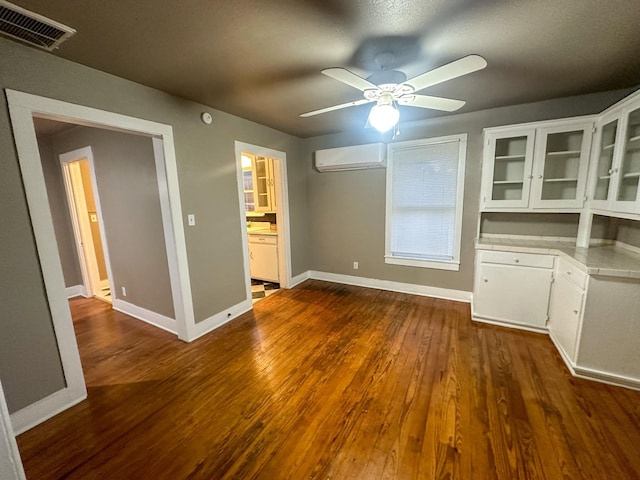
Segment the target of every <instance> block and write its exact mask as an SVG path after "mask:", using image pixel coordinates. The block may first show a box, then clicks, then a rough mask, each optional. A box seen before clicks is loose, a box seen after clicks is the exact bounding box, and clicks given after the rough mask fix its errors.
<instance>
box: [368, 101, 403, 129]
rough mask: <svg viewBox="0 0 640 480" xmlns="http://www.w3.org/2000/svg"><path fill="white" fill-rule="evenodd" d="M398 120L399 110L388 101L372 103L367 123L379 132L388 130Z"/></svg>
mask: <svg viewBox="0 0 640 480" xmlns="http://www.w3.org/2000/svg"><path fill="white" fill-rule="evenodd" d="M398 120H400V112H399V111H398V109H397V108H395V107H394V106H393V105H392V104H390V103H384V104H378V105H374V106H373V108H372V109H371V112H370V113H369V123H370V124H371V126H372V127H373V128H375V129H376V130H378V131H379V132H380V133H384V132H388V131H389V130H391V129H392V128H393V126H394V125H395V124H396V123H398Z"/></svg>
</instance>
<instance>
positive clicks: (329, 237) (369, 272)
mask: <svg viewBox="0 0 640 480" xmlns="http://www.w3.org/2000/svg"><path fill="white" fill-rule="evenodd" d="M628 93H629V91H628V90H625V91H617V92H606V93H601V94H594V95H584V96H579V97H571V98H564V99H558V100H551V101H546V102H539V103H532V104H526V105H517V106H513V107H504V108H497V109H493V110H486V111H482V112H473V113H468V114H461V115H452V116H449V117H445V118H440V119H434V120H432V121H425V122H415V123H413V124H404V125H403V124H402V123H401V134H400V136H399V137H398V138H397V141H405V140H414V139H420V138H430V137H439V136H444V135H452V134H459V133H467V134H468V144H467V147H468V148H467V164H466V172H465V189H464V214H463V215H464V216H463V224H462V247H461V265H460V271H459V272H451V271H444V270H435V269H428V268H418V267H405V266H399V265H388V264H385V263H384V238H385V235H384V232H385V230H384V221H385V220H384V216H385V208H384V202H385V170H383V169H379V170H366V171H348V172H331V173H319V172H317V171H316V170H314V169H313V168H312V157H313V152H314V151H316V150H318V149H324V148H333V147H342V146H347V145H357V144H363V143H373V142H380V141H383V142H389V141H390V135H389V134H386V135H380V134H378V133H377V132H375V131H374V130H372V129H367V130H364V129H363V130H362V131H361V132H350V133H339V134H334V135H325V136H320V137H314V138H309V139H307V140H306V142H305V145H306V163H307V174H308V188H309V212H310V215H311V218H312V219H313V221H312V222H311V223H310V225H309V229H310V236H309V238H310V242H311V252H312V262H311V265H312V269H313V270H319V271H323V272H331V273H338V274H346V275H358V276H362V277H367V278H376V279H383V280H391V281H397V282H405V283H411V284H420V285H427V286H434V287H441V288H448V289H454V290H462V291H471V290H472V286H473V260H474V247H473V241H474V238H475V237H476V233H477V224H478V209H479V197H480V178H481V177H480V171H481V160H482V129H483V128H487V127H494V126H499V125H510V124H515V123H523V122H532V121H538V120H548V119H554V118H563V117H571V116H576V115H585V114H591V113H597V112H600V111H602V110H604V109H605V108H606V107H608V106H610V105H611V104H613V103H615V102H616V101H618V100H619V99H621V98H622V97H624V96H625V95H626V94H628ZM353 261H358V262H359V266H360V269H359V270H353V269H352V268H351V267H352V263H353Z"/></svg>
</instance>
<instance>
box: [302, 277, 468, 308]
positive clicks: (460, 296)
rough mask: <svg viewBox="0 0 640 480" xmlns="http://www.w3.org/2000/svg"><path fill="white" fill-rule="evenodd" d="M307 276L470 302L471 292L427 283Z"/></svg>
mask: <svg viewBox="0 0 640 480" xmlns="http://www.w3.org/2000/svg"><path fill="white" fill-rule="evenodd" d="M309 278H313V279H314V280H326V281H328V282H335V283H344V284H346V285H355V286H358V287H365V288H377V289H379V290H388V291H390V292H400V293H408V294H411V295H420V296H423V297H432V298H441V299H443V300H454V301H457V302H465V303H471V292H465V291H463V290H450V289H448V288H440V287H431V286H428V285H416V284H414V283H402V282H393V281H391V280H378V279H375V278H365V277H356V276H353V275H342V274H339V273H327V272H317V271H314V270H310V271H309Z"/></svg>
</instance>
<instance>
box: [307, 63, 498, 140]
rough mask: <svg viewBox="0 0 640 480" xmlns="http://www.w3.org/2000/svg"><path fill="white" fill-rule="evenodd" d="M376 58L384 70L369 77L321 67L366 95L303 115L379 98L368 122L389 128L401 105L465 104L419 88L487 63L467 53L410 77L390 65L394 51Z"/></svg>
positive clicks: (455, 107) (438, 106) (380, 128)
mask: <svg viewBox="0 0 640 480" xmlns="http://www.w3.org/2000/svg"><path fill="white" fill-rule="evenodd" d="M375 61H376V63H377V64H378V65H380V66H381V68H382V70H381V71H379V72H376V73H374V74H373V75H370V76H369V77H367V78H366V79H365V78H363V77H361V76H359V75H356V74H355V73H353V72H350V71H349V70H347V69H346V68H340V67H336V68H326V69H324V70H322V73H323V74H324V75H326V76H328V77H331V78H333V79H335V80H338V81H339V82H342V83H345V84H347V85H349V86H351V87H354V88H357V89H358V90H360V91H361V92H362V93H363V94H364V98H363V99H361V100H355V101H353V102H347V103H342V104H340V105H334V106H332V107H327V108H321V109H320V110H313V111H311V112H307V113H302V114H301V115H300V116H301V117H312V116H314V115H319V114H321V113H327V112H331V111H334V110H339V109H342V108H347V107H355V106H357V105H364V104H366V103H373V102H376V105H374V106H373V108H372V109H371V112H370V113H369V120H368V122H369V123H370V124H371V125H372V126H373V127H374V128H375V129H376V130H378V131H380V132H386V131H389V130H390V129H392V128H393V127H394V126H396V125H397V124H398V121H399V120H400V112H399V111H398V108H397V106H398V105H406V106H409V107H420V108H431V109H433V110H442V111H445V112H453V111H455V110H458V109H459V108H462V106H463V105H464V104H465V102H464V101H462V100H454V99H451V98H442V97H431V96H428V95H417V94H416V92H419V91H421V90H424V89H425V88H427V87H431V86H433V85H437V84H438V83H442V82H446V81H447V80H451V79H453V78H457V77H461V76H463V75H467V74H469V73H472V72H475V71H478V70H482V69H483V68H485V67H486V66H487V61H486V60H485V59H484V58H482V57H481V56H479V55H468V56H466V57H463V58H460V59H459V60H455V61H453V62H451V63H448V64H446V65H443V66H441V67H438V68H435V69H433V70H431V71H429V72H426V73H423V74H421V75H418V76H416V77H413V78H410V79H409V80H407V76H406V75H405V74H404V73H402V72H400V71H398V70H391V69H389V67H388V65H392V64H393V61H394V56H393V54H391V53H382V54H379V55H377V56H376V59H375Z"/></svg>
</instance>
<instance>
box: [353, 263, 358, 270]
mask: <svg viewBox="0 0 640 480" xmlns="http://www.w3.org/2000/svg"><path fill="white" fill-rule="evenodd" d="M353 269H354V270H357V269H358V262H353Z"/></svg>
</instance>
